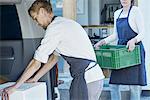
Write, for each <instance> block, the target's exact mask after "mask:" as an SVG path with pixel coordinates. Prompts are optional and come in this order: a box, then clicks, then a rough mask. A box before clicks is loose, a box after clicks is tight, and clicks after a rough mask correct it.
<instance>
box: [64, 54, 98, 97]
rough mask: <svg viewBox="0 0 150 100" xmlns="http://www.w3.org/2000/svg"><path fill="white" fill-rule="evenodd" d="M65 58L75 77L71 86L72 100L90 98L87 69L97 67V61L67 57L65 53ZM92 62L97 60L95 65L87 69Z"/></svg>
mask: <svg viewBox="0 0 150 100" xmlns="http://www.w3.org/2000/svg"><path fill="white" fill-rule="evenodd" d="M61 56H63V58H64V59H65V60H66V61H67V63H68V64H69V65H70V73H71V76H72V77H73V80H72V83H71V86H70V90H69V93H70V100H88V90H87V84H86V81H85V79H84V74H85V71H88V70H89V69H91V68H93V67H95V66H96V65H97V63H96V62H95V61H92V60H88V59H81V58H74V57H67V56H64V55H61ZM91 62H95V65H94V66H92V67H90V68H88V69H86V68H87V67H88V66H89V64H90V63H91Z"/></svg>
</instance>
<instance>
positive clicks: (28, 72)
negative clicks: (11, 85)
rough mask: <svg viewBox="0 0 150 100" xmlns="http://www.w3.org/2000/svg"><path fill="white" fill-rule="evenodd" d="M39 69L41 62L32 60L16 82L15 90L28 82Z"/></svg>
mask: <svg viewBox="0 0 150 100" xmlns="http://www.w3.org/2000/svg"><path fill="white" fill-rule="evenodd" d="M40 67H41V62H39V61H37V60H35V59H32V60H31V62H30V63H29V65H28V66H27V68H26V69H25V71H24V72H23V74H22V75H21V77H20V79H19V80H18V81H17V82H16V84H15V88H18V87H20V86H21V85H22V84H23V83H24V82H25V81H26V80H28V79H29V78H30V77H31V76H32V75H33V74H34V73H35V72H36V71H37V70H38V69H39V68H40Z"/></svg>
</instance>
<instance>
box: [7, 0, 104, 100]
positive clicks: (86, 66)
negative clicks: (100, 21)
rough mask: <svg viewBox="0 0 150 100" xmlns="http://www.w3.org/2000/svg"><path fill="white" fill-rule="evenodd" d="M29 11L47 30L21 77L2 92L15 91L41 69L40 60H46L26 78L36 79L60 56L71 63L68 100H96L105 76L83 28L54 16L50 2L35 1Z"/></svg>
mask: <svg viewBox="0 0 150 100" xmlns="http://www.w3.org/2000/svg"><path fill="white" fill-rule="evenodd" d="M28 12H29V15H30V16H31V17H32V19H33V20H35V21H36V22H37V23H38V24H39V25H40V26H41V27H43V28H44V29H46V33H45V36H44V38H43V39H42V41H41V45H40V46H39V47H38V49H37V50H36V52H35V55H34V58H33V60H31V62H30V63H29V65H28V66H27V68H26V70H25V71H24V73H23V75H22V76H21V78H20V79H19V80H18V81H17V82H16V84H14V85H13V86H11V87H8V88H6V89H5V92H7V93H8V94H10V93H12V92H14V91H15V89H16V88H18V87H20V86H21V84H23V83H24V82H25V81H26V80H28V79H29V78H30V77H31V76H32V75H33V74H34V73H35V72H36V71H37V70H38V69H39V68H40V66H41V63H45V65H44V66H43V67H42V68H41V69H40V71H39V72H38V73H37V74H36V75H35V76H34V77H33V78H32V79H30V80H29V81H30V82H33V81H38V80H39V78H40V77H42V76H43V75H44V74H45V73H46V72H48V71H49V70H50V69H51V68H52V67H53V66H54V65H55V63H56V62H57V60H58V56H60V55H61V56H62V57H63V58H64V59H65V60H66V61H67V62H68V64H69V65H70V72H71V76H72V77H73V81H72V84H71V87H70V100H98V99H99V96H100V93H101V91H102V87H103V78H104V75H103V73H102V70H101V68H100V67H99V65H98V64H97V63H96V57H95V53H94V50H93V47H92V44H91V42H90V40H89V38H88V35H87V33H86V32H85V30H84V29H83V28H82V27H81V25H79V24H78V23H76V22H75V21H73V20H69V19H66V18H63V17H56V16H54V14H53V12H52V7H51V4H49V3H48V2H47V1H44V0H37V1H35V2H34V3H33V4H32V5H31V7H30V8H29V10H28ZM48 58H49V60H48Z"/></svg>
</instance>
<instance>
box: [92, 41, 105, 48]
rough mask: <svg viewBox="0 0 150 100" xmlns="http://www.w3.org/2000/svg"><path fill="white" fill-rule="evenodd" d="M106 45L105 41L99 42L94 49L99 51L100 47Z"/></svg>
mask: <svg viewBox="0 0 150 100" xmlns="http://www.w3.org/2000/svg"><path fill="white" fill-rule="evenodd" d="M104 44H106V42H105V40H101V41H99V42H97V43H96V44H95V45H94V47H95V49H99V47H100V46H102V45H104Z"/></svg>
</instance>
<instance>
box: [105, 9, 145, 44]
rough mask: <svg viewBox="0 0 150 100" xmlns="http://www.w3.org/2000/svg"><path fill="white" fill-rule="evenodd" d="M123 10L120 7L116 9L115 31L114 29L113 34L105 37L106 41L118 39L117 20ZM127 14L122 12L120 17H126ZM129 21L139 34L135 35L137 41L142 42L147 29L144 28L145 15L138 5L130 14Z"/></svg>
mask: <svg viewBox="0 0 150 100" xmlns="http://www.w3.org/2000/svg"><path fill="white" fill-rule="evenodd" d="M121 11H122V9H119V10H117V11H115V13H114V31H113V34H111V35H110V36H108V37H107V38H105V39H104V40H105V41H106V43H110V42H112V41H114V40H116V39H118V33H117V28H116V20H117V19H118V16H119V15H120V13H121ZM127 16H128V13H126V14H123V13H122V14H121V15H120V17H119V18H125V17H127ZM128 21H129V25H130V27H131V29H132V30H133V31H134V32H135V33H137V34H138V35H137V36H136V37H135V38H136V40H137V42H140V41H141V40H142V39H143V37H144V33H145V29H144V19H143V15H142V12H141V11H140V9H139V8H138V7H136V6H133V7H132V9H131V11H130V14H129V20H128Z"/></svg>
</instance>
